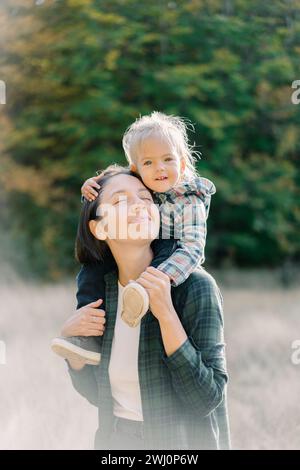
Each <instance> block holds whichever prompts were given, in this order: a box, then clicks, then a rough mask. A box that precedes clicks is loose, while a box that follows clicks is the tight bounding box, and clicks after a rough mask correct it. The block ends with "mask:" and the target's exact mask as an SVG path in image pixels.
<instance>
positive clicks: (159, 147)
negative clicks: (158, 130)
mask: <svg viewBox="0 0 300 470" xmlns="http://www.w3.org/2000/svg"><path fill="white" fill-rule="evenodd" d="M139 153H140V155H141V156H145V157H160V156H162V155H165V154H170V153H174V145H172V144H171V142H170V141H169V140H168V139H167V137H164V136H161V135H152V136H149V137H146V138H145V139H143V140H142V141H141V143H140V146H139Z"/></svg>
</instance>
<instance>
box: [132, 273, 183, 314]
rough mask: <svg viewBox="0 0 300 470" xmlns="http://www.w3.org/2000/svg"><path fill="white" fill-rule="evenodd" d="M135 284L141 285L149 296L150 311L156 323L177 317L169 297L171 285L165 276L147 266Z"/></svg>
mask: <svg viewBox="0 0 300 470" xmlns="http://www.w3.org/2000/svg"><path fill="white" fill-rule="evenodd" d="M136 282H138V283H139V284H141V285H142V286H143V287H144V288H145V289H146V291H147V292H148V294H149V302H150V310H151V312H152V313H153V315H154V316H155V317H156V318H157V320H158V321H163V320H165V319H168V318H170V317H171V316H173V315H174V313H175V315H177V314H176V312H175V310H174V306H173V302H172V297H171V283H170V278H169V276H167V274H164V273H163V272H162V271H160V270H159V269H156V268H154V267H153V266H149V267H148V268H147V269H146V271H144V272H143V273H142V274H141V275H140V277H139V278H138V279H136Z"/></svg>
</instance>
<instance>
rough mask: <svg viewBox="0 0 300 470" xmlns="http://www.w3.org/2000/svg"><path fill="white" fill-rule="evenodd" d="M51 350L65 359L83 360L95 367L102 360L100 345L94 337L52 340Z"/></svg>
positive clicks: (71, 337) (62, 337)
mask: <svg viewBox="0 0 300 470" xmlns="http://www.w3.org/2000/svg"><path fill="white" fill-rule="evenodd" d="M51 349H52V351H53V352H55V353H56V354H58V355H59V356H61V357H63V358H64V359H71V360H72V359H73V360H83V361H84V363H85V364H90V365H93V366H97V365H98V364H99V363H100V360H101V353H100V352H99V351H100V345H99V344H98V341H97V340H96V339H95V338H94V337H93V336H70V337H65V336H61V337H57V338H54V339H53V340H52V342H51Z"/></svg>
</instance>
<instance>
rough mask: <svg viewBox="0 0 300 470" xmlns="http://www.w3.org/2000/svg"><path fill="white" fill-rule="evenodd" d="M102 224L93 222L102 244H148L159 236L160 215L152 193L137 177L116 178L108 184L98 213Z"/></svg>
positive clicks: (91, 223) (101, 198) (92, 225)
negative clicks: (132, 242)
mask: <svg viewBox="0 0 300 470" xmlns="http://www.w3.org/2000/svg"><path fill="white" fill-rule="evenodd" d="M97 216H101V217H102V218H101V219H100V220H96V221H90V229H91V231H92V233H93V234H94V236H95V237H96V238H98V239H99V240H106V241H107V243H108V245H109V241H110V240H118V241H121V240H124V241H128V240H131V241H132V240H135V241H136V242H137V243H138V242H140V241H142V240H144V241H145V240H147V241H149V243H150V242H151V241H152V240H154V239H155V238H156V237H157V235H158V233H159V225H160V214H159V210H158V208H157V206H156V205H155V204H154V202H153V199H152V196H151V193H150V192H149V190H148V189H147V188H146V187H145V186H144V184H143V183H142V182H141V181H140V180H139V179H138V178H136V177H135V176H130V175H116V176H113V177H112V178H110V180H109V181H107V183H106V184H105V187H104V188H103V191H102V193H101V195H100V204H99V206H98V209H97Z"/></svg>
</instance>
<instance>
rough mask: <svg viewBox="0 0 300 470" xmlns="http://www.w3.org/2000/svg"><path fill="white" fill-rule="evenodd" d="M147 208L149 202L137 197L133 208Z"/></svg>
mask: <svg viewBox="0 0 300 470" xmlns="http://www.w3.org/2000/svg"><path fill="white" fill-rule="evenodd" d="M146 208H147V204H146V203H145V201H143V200H142V199H139V198H137V199H136V200H135V201H133V203H132V204H131V210H132V211H135V212H137V211H138V210H139V211H141V210H145V209H146Z"/></svg>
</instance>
